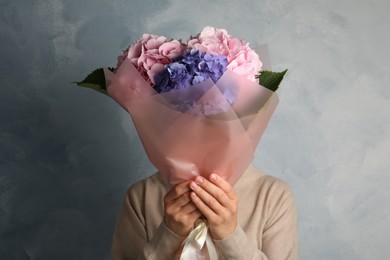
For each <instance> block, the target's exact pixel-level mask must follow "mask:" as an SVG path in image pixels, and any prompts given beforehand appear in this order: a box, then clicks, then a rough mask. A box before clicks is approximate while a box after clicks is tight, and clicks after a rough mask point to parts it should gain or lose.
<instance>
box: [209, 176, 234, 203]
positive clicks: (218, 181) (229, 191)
mask: <svg viewBox="0 0 390 260" xmlns="http://www.w3.org/2000/svg"><path fill="white" fill-rule="evenodd" d="M210 181H211V182H212V183H214V184H215V185H216V186H218V187H219V188H220V189H222V190H223V191H224V192H225V193H226V195H227V196H228V197H229V199H231V200H236V199H237V195H236V192H235V191H234V189H233V187H232V185H230V183H229V182H227V181H226V180H225V179H224V178H222V177H221V176H219V175H218V174H216V173H212V174H211V175H210Z"/></svg>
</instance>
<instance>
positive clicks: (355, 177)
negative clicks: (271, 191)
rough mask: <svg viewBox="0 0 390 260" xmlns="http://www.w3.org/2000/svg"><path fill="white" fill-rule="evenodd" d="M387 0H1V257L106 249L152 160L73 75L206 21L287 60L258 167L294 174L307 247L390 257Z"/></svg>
mask: <svg viewBox="0 0 390 260" xmlns="http://www.w3.org/2000/svg"><path fill="white" fill-rule="evenodd" d="M389 11H390V4H389V2H388V1H386V0H378V1H364V0H358V1H357V0H344V1H340V0H337V1H335V0H330V1H320V0H291V1H288V0H261V1H255V0H251V1H243V0H240V1H224V0H214V1H208V0H207V1H206V0H202V1H181V0H170V1H163V0H155V1H150V0H149V1H146V0H144V1H125V0H113V1H103V0H77V1H76V0H73V1H71V0H51V1H50V0H35V1H26V0H23V1H22V0H0V259H109V248H110V243H111V236H112V232H113V227H114V222H115V217H116V215H117V213H118V210H119V207H120V204H121V201H122V198H123V195H124V192H125V190H126V188H127V186H128V185H129V184H131V183H133V182H134V181H136V180H138V179H140V178H143V177H146V176H147V175H149V174H151V173H152V172H153V167H152V166H150V164H149V163H148V160H147V159H146V158H145V154H144V152H143V149H142V146H141V144H140V142H139V140H138V137H137V134H136V133H135V131H134V128H133V126H132V123H131V121H130V118H129V116H128V115H127V114H126V113H125V112H124V111H123V110H122V109H121V108H120V107H119V106H118V105H117V104H115V103H114V102H113V101H112V100H111V99H109V98H107V97H105V96H103V95H100V94H98V93H96V92H93V91H91V90H88V89H81V88H78V87H75V86H74V85H72V84H70V82H72V81H74V80H79V79H81V78H82V77H83V76H84V75H85V74H86V73H88V72H89V71H90V70H91V69H92V68H95V67H98V66H105V65H111V66H113V65H115V63H116V56H117V55H118V54H119V53H120V50H122V49H123V48H125V47H127V45H128V44H129V43H131V42H133V41H135V40H136V39H137V38H138V37H140V36H141V34H142V33H155V34H161V35H166V36H169V37H175V38H183V39H186V38H187V36H188V35H189V34H193V35H194V34H196V33H197V32H199V31H200V30H201V29H202V28H203V26H205V25H213V26H215V27H222V28H226V29H228V31H229V32H230V33H231V34H233V35H235V36H238V37H240V38H244V39H246V40H248V41H249V42H251V44H252V46H255V45H257V44H261V43H264V42H267V43H268V44H269V47H270V53H271V57H272V61H273V65H274V68H275V69H282V68H286V67H288V68H289V69H290V72H289V74H288V76H287V78H286V80H285V81H284V84H283V87H282V89H281V91H280V99H281V102H280V105H279V107H278V109H277V112H276V114H275V115H274V118H273V120H272V122H271V124H270V126H269V128H268V129H267V132H266V135H265V136H264V138H263V140H262V142H261V145H260V146H259V149H258V150H257V153H256V159H255V161H254V164H255V165H256V166H258V167H259V168H261V169H262V170H264V171H265V172H266V173H268V174H271V175H275V176H278V177H280V178H282V179H284V180H286V181H288V182H289V183H290V185H291V186H292V188H293V189H294V191H295V193H296V199H297V204H298V210H299V238H300V252H301V256H302V259H305V260H311V259H316V260H321V259H340V260H345V259H387V258H388V256H389V255H390V247H389V246H388V245H387V241H388V238H389V237H390V228H389V225H390V207H389V205H390V189H389V188H388V187H389V185H390V175H389V174H388V171H389V169H390V160H389V159H388V157H389V155H390V134H389V130H390V104H389V103H390V102H389V101H390V88H389V82H390V77H389V71H390V62H389V61H390V50H389V48H388V46H390V35H389V30H388V25H389V24H390V16H389V15H388V12H389Z"/></svg>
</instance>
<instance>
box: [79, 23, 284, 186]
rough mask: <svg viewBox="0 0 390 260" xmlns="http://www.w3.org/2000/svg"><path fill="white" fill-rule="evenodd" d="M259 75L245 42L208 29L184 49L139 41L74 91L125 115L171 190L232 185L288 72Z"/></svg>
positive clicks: (151, 39) (157, 39)
mask: <svg viewBox="0 0 390 260" xmlns="http://www.w3.org/2000/svg"><path fill="white" fill-rule="evenodd" d="M262 67H263V63H262V62H261V60H260V58H259V56H258V55H257V54H256V52H255V51H254V50H253V49H251V48H250V47H249V44H248V43H247V42H245V41H243V40H239V39H237V38H235V37H233V36H231V35H229V34H228V33H227V31H226V30H224V29H216V28H213V27H205V28H204V29H203V30H202V32H201V33H199V34H198V35H197V36H195V37H191V38H190V39H189V40H188V41H187V44H184V43H182V42H181V41H179V40H171V39H167V38H166V37H163V36H157V35H151V34H144V35H143V36H142V37H141V38H140V39H139V40H138V41H136V42H135V43H134V44H132V45H131V46H129V47H128V48H127V49H126V50H125V51H123V54H122V55H120V56H119V57H118V63H117V66H116V68H104V69H103V68H101V69H97V70H95V71H93V72H92V73H91V74H89V75H88V76H87V77H86V78H85V79H84V80H83V81H81V82H77V84H78V85H80V86H83V87H88V88H92V89H94V90H97V91H99V92H102V93H104V94H106V95H109V96H111V97H112V98H113V99H114V100H116V101H117V102H118V103H119V104H120V105H121V106H122V107H124V108H125V109H126V110H127V111H128V112H129V113H130V115H131V117H132V119H133V122H134V125H135V127H136V129H137V131H138V134H139V136H140V138H141V141H142V143H143V145H144V148H145V151H146V153H147V155H148V157H149V159H150V161H151V162H152V163H153V164H154V165H155V166H156V168H157V169H158V170H159V171H160V172H161V173H162V174H164V175H165V176H167V178H168V179H169V180H170V183H171V184H176V183H179V182H181V181H184V180H188V179H190V178H193V177H195V176H197V175H205V177H208V176H207V175H208V174H210V173H212V172H217V173H220V174H221V175H222V176H223V177H224V178H225V179H227V180H228V181H229V182H230V183H231V184H234V183H235V182H236V181H237V180H238V178H239V177H240V176H241V174H242V173H243V172H244V171H245V170H246V168H247V167H248V166H249V164H250V162H251V160H252V158H253V154H254V151H255V148H256V146H257V143H258V142H259V139H260V137H261V136H262V134H263V132H264V130H265V127H266V125H267V123H268V121H269V120H270V117H271V115H272V113H273V111H274V110H275V107H276V105H277V102H278V98H277V96H276V95H275V93H274V91H276V89H277V88H278V86H279V84H280V82H281V81H282V79H283V76H284V74H285V73H286V71H287V70H285V71H283V72H271V71H266V70H263V69H262ZM257 80H258V81H259V82H257Z"/></svg>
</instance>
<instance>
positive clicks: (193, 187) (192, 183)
mask: <svg viewBox="0 0 390 260" xmlns="http://www.w3.org/2000/svg"><path fill="white" fill-rule="evenodd" d="M190 188H191V189H193V190H196V189H197V188H198V185H196V183H195V182H191V184H190Z"/></svg>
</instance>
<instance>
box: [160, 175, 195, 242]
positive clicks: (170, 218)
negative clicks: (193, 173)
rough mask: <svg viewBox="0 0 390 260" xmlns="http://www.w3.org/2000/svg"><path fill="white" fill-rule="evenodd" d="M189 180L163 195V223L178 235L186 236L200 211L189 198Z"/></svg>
mask: <svg viewBox="0 0 390 260" xmlns="http://www.w3.org/2000/svg"><path fill="white" fill-rule="evenodd" d="M190 183H191V181H186V182H183V183H180V184H178V185H176V186H174V187H173V188H171V190H170V191H169V192H168V193H167V194H166V195H165V197H164V210H165V214H164V223H165V225H166V226H167V227H168V228H169V229H171V230H172V231H173V232H175V233H176V234H177V235H179V236H183V237H184V236H187V235H188V234H189V233H190V231H191V230H192V228H193V226H194V223H195V221H197V220H198V219H199V217H200V216H201V213H200V211H199V210H198V209H197V207H196V206H195V205H194V203H193V202H192V201H191V198H190V192H191V189H190V187H189V184H190Z"/></svg>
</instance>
